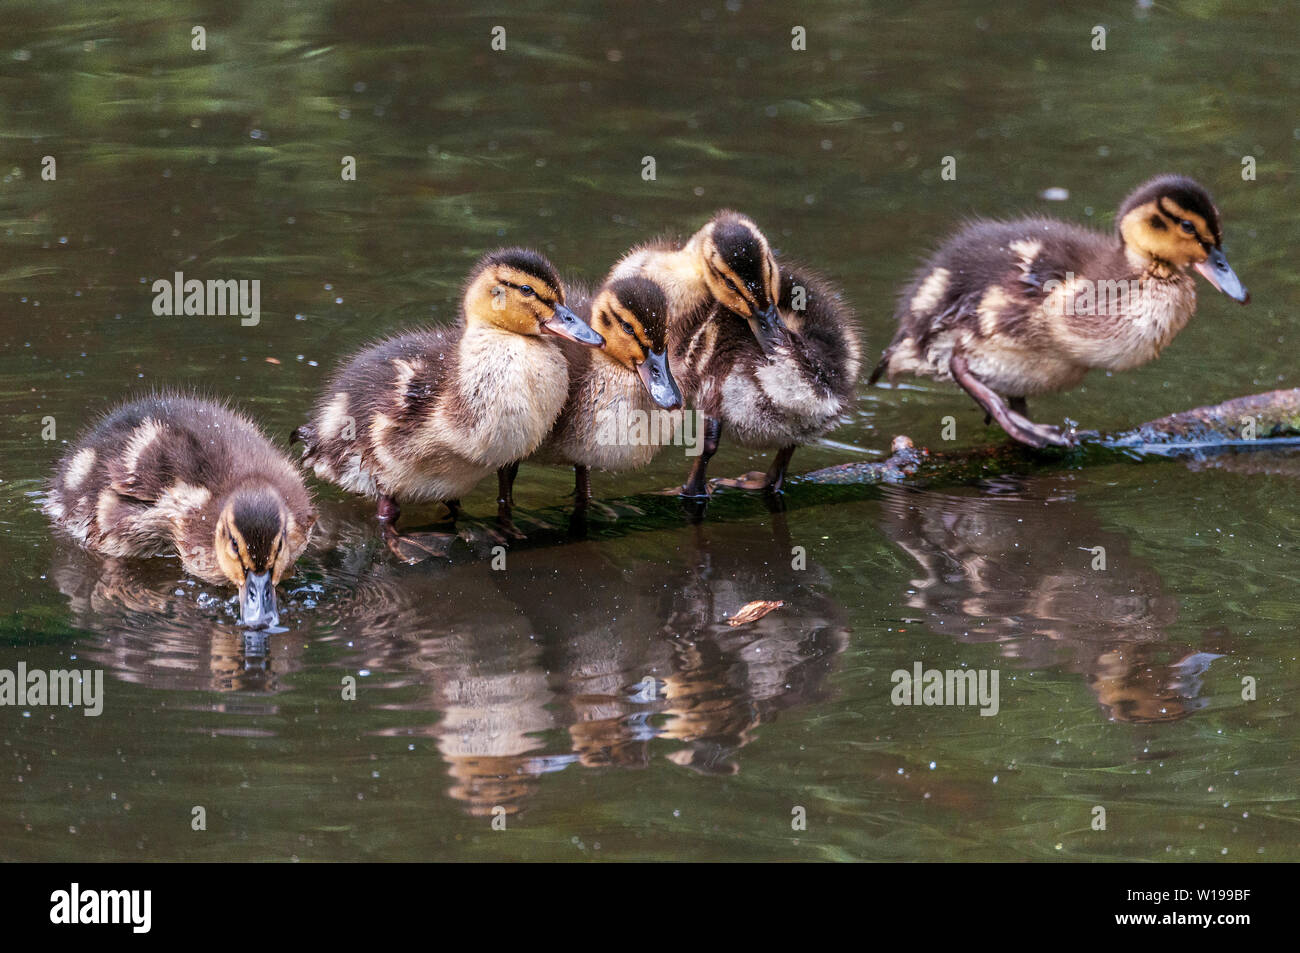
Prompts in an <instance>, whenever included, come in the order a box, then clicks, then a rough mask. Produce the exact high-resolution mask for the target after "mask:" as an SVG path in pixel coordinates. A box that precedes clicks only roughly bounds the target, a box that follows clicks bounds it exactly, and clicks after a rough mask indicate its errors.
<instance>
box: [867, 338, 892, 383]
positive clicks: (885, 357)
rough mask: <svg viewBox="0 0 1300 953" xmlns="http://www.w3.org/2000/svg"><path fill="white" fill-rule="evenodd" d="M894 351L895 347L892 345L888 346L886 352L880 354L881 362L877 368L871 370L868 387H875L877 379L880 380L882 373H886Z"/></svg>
mask: <svg viewBox="0 0 1300 953" xmlns="http://www.w3.org/2000/svg"><path fill="white" fill-rule="evenodd" d="M893 353H894V349H893V348H892V347H890V348H886V349H885V353H884V354H882V355H880V363H879V364H877V365H876V369H875V370H874V371H872V372H871V377H870V378H868V380H867V386H868V387H874V386H875V385H876V381H878V380H880V375H881V374H883V373H885V370H886V369H887V368H888V367H889V359H890V357H892V356H893Z"/></svg>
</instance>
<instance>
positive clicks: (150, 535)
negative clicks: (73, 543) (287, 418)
mask: <svg viewBox="0 0 1300 953" xmlns="http://www.w3.org/2000/svg"><path fill="white" fill-rule="evenodd" d="M44 509H45V512H46V513H47V514H48V515H49V516H50V518H51V519H53V520H54V522H55V523H56V524H57V525H59V526H61V527H62V528H63V529H65V530H67V531H68V532H69V533H71V535H72V536H73V537H74V538H75V539H76V540H77V541H78V542H80V543H81V544H82V545H83V546H85V547H86V548H87V549H90V550H93V551H94V552H97V553H101V554H103V555H106V556H114V557H127V556H157V555H163V554H165V553H169V552H172V551H175V552H176V553H177V554H178V555H179V556H180V559H181V565H182V566H184V568H185V571H186V572H188V573H190V574H191V575H194V576H197V577H199V578H200V579H203V580H204V581H206V582H209V583H212V584H214V585H216V584H221V583H225V582H229V583H231V584H233V585H235V586H237V587H238V588H239V617H240V621H241V623H243V624H244V625H248V626H254V627H263V626H274V625H275V624H276V623H277V622H278V621H279V613H278V610H277V607H276V600H275V587H276V586H277V585H278V584H279V582H280V580H281V579H282V578H283V577H284V576H285V574H286V573H288V572H289V571H290V570H291V569H292V568H293V564H294V562H295V561H297V559H298V556H299V555H300V554H301V553H302V551H303V550H304V549H305V548H306V547H307V542H308V539H309V538H310V536H311V530H312V525H313V524H314V523H315V522H316V511H315V509H314V507H313V506H312V502H311V497H310V496H309V495H308V493H307V490H306V488H305V487H304V486H303V482H302V478H301V477H300V476H299V474H298V471H297V469H296V468H295V467H294V466H293V464H292V463H291V462H290V461H289V460H288V459H286V457H285V456H284V454H283V453H281V452H280V451H279V450H277V449H276V448H275V447H274V446H273V445H272V444H271V442H270V441H269V440H267V439H266V437H265V436H263V434H262V432H261V431H260V430H259V429H258V428H257V426H256V425H255V424H253V423H252V421H250V420H248V418H246V417H244V416H242V415H241V414H238V413H236V412H234V411H233V410H231V409H229V408H228V407H225V406H223V405H221V404H216V403H213V402H211V401H207V400H203V399H200V398H198V397H191V396H186V395H182V394H177V393H161V394H156V395H153V396H150V397H146V398H143V399H141V400H137V401H134V402H132V403H128V404H125V405H123V406H121V407H118V408H117V409H116V410H113V411H111V412H110V413H109V414H108V415H106V416H105V417H104V418H103V419H102V420H100V421H99V423H98V424H96V425H95V426H94V427H93V428H92V429H91V430H90V431H89V432H88V433H87V434H85V435H84V436H83V437H81V438H80V439H79V440H77V441H76V443H75V444H74V445H73V447H72V449H71V450H70V451H69V452H68V454H67V455H66V456H65V457H64V458H63V460H62V461H61V462H60V463H59V465H58V468H57V470H56V471H55V475H54V478H53V481H52V483H51V485H50V490H49V494H48V495H47V497H46V500H45V505H44Z"/></svg>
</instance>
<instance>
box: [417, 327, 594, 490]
mask: <svg viewBox="0 0 1300 953" xmlns="http://www.w3.org/2000/svg"><path fill="white" fill-rule="evenodd" d="M459 372H460V373H459V378H458V381H457V391H458V393H456V394H455V395H454V396H453V395H448V397H449V398H450V399H451V400H450V401H449V402H448V403H451V402H452V401H455V402H459V403H461V404H462V405H463V406H464V407H465V408H468V411H469V412H468V414H463V415H460V416H459V417H457V416H456V415H454V414H452V413H450V407H449V406H446V405H445V406H444V408H443V410H442V412H441V413H440V414H439V416H440V417H444V419H445V417H446V416H450V417H452V418H453V419H452V420H451V421H450V423H451V426H452V428H453V430H454V431H455V432H456V437H457V440H456V446H457V450H458V451H459V452H460V453H461V454H462V455H464V456H465V457H467V458H469V459H470V460H473V461H474V462H476V463H478V464H481V465H483V466H488V467H499V466H504V465H506V464H508V463H513V462H514V461H516V460H522V459H523V458H524V457H526V456H528V455H529V454H530V453H532V452H533V451H534V450H535V449H537V445H538V444H540V443H541V442H542V438H544V437H545V436H546V434H547V433H548V432H549V431H550V429H551V425H552V424H553V423H555V418H556V417H557V416H558V415H559V413H560V409H561V408H562V407H563V406H564V401H565V398H566V397H567V395H568V388H569V370H568V364H567V363H566V362H565V360H564V355H563V354H562V353H561V352H560V349H559V348H558V347H557V346H556V345H555V344H554V343H553V342H552V341H550V340H549V339H546V338H542V337H531V336H526V335H522V334H512V333H510V332H507V331H500V330H497V329H495V328H493V329H476V330H471V331H467V332H466V334H465V336H464V337H463V338H461V342H460V363H459Z"/></svg>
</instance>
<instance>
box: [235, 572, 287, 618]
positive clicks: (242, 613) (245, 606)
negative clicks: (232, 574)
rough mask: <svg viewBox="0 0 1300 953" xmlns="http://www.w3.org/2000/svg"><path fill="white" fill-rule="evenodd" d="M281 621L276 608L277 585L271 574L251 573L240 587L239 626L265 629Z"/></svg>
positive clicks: (245, 577)
mask: <svg viewBox="0 0 1300 953" xmlns="http://www.w3.org/2000/svg"><path fill="white" fill-rule="evenodd" d="M279 621H280V614H279V613H278V612H277V611H276V607H275V585H274V583H272V582H271V573H270V571H267V572H250V573H248V574H247V575H245V576H244V584H243V585H242V586H240V587H239V624H240V625H246V626H249V627H250V628H254V629H264V628H269V627H271V626H273V625H275V624H276V623H277V622H279Z"/></svg>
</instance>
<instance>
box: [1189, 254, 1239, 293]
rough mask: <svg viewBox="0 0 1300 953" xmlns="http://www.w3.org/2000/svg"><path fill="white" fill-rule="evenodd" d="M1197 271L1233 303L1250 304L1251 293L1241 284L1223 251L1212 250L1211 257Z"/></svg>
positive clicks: (1200, 263)
mask: <svg viewBox="0 0 1300 953" xmlns="http://www.w3.org/2000/svg"><path fill="white" fill-rule="evenodd" d="M1196 270H1197V271H1199V272H1200V273H1201V274H1202V275H1204V276H1205V280H1206V281H1208V282H1209V283H1210V284H1212V285H1214V287H1215V288H1217V289H1219V290H1220V291H1222V292H1223V293H1224V294H1226V295H1227V296H1228V297H1229V298H1231V299H1232V300H1233V301H1240V302H1241V303H1242V304H1249V303H1250V292H1249V291H1247V290H1246V286H1245V285H1243V284H1242V283H1241V279H1240V278H1238V277H1237V273H1236V272H1235V271H1233V270H1232V266H1231V265H1229V264H1228V258H1227V256H1226V255H1224V254H1223V249H1221V248H1212V249H1210V257H1209V258H1207V259H1205V261H1202V262H1198V263H1197V265H1196Z"/></svg>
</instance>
